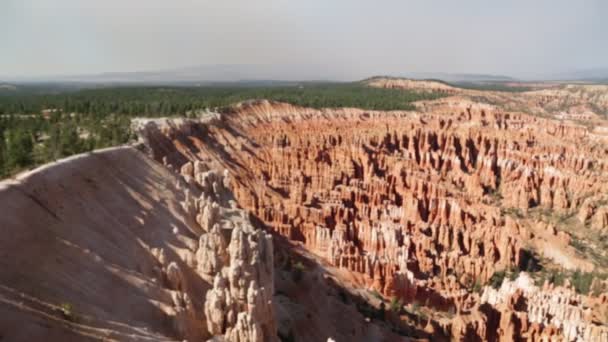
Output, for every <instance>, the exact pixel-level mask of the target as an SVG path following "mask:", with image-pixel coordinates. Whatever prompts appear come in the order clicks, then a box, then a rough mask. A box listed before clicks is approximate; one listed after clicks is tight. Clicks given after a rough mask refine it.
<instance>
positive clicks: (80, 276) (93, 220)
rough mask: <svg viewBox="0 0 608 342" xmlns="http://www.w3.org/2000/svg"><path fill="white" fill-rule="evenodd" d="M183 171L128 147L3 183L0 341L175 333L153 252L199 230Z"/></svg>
mask: <svg viewBox="0 0 608 342" xmlns="http://www.w3.org/2000/svg"><path fill="white" fill-rule="evenodd" d="M174 178H175V176H174V175H173V174H171V173H170V172H169V171H168V170H166V169H164V168H163V167H162V165H159V164H157V163H155V162H154V161H152V160H151V159H149V158H147V157H145V156H144V155H143V154H142V153H140V152H138V151H137V150H135V149H134V148H131V147H123V148H116V149H111V150H105V151H100V152H95V153H92V154H91V155H89V156H81V157H75V158H71V159H69V160H67V161H63V162H60V163H58V164H55V165H51V166H47V167H44V168H42V169H39V170H36V171H33V172H31V173H29V174H26V175H22V176H21V177H19V179H18V180H17V181H4V182H2V183H0V203H2V205H1V206H0V227H1V228H2V229H1V230H2V234H0V254H1V257H0V269H1V270H2V272H0V317H2V319H0V334H1V336H0V339H2V340H6V341H39V340H44V339H46V340H49V341H69V340H75V341H76V340H77V341H82V340H86V339H88V338H91V339H98V338H102V337H103V338H107V339H108V340H112V339H115V340H155V341H156V340H164V339H169V338H170V337H171V336H173V331H172V328H171V326H170V324H167V315H166V311H168V308H169V307H170V304H171V296H170V294H169V292H168V291H167V290H165V289H164V288H163V287H162V286H161V285H159V280H158V279H156V277H157V274H156V273H155V266H156V261H155V258H154V257H153V256H152V255H151V249H152V248H164V250H165V252H166V253H178V252H179V251H180V250H181V249H184V248H185V246H184V244H183V242H181V241H180V240H179V236H180V235H184V236H189V235H192V233H191V232H189V230H188V226H187V224H185V221H184V217H183V215H182V212H181V209H180V208H179V207H178V205H177V203H178V200H179V199H178V198H177V196H178V195H179V192H176V191H172V190H171V189H170V188H171V186H172V183H173V182H174ZM173 229H177V230H178V231H179V234H173V233H172V230H173ZM184 270H185V271H187V269H186V268H184ZM188 276H194V275H193V274H188ZM62 305H63V306H64V308H67V307H69V306H71V310H70V311H71V315H72V318H70V319H65V317H63V316H65V315H64V314H62V311H61V310H60V309H59V308H60V307H61V306H62Z"/></svg>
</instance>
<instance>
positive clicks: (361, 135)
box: [157, 101, 608, 340]
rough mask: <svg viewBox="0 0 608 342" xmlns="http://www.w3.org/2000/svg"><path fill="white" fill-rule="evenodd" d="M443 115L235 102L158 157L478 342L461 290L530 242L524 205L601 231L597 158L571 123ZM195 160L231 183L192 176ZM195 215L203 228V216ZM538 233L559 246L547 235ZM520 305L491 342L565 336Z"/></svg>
mask: <svg viewBox="0 0 608 342" xmlns="http://www.w3.org/2000/svg"><path fill="white" fill-rule="evenodd" d="M443 110H445V111H443ZM443 110H442V109H441V108H434V109H433V112H426V113H424V114H422V113H413V112H374V111H363V110H356V109H336V110H312V109H306V108H299V107H294V106H291V105H286V104H280V103H272V102H268V101H258V102H249V103H243V104H241V105H240V106H237V107H234V108H233V110H232V111H231V112H228V113H225V114H223V115H222V116H221V118H219V119H218V120H216V121H215V123H214V124H208V125H207V124H206V125H204V127H198V126H197V124H196V123H194V124H192V125H187V126H188V130H190V131H191V132H196V134H192V133H190V134H189V133H186V132H185V131H184V130H175V131H170V132H165V133H164V134H165V136H166V137H167V139H169V140H171V141H172V142H173V144H174V145H175V146H176V147H177V148H176V152H175V153H173V154H169V155H168V158H167V160H168V163H171V161H176V164H174V168H176V169H180V168H181V170H182V173H183V174H184V175H185V176H186V181H188V179H193V180H194V182H197V183H198V184H201V185H202V186H203V187H205V188H208V189H209V191H213V190H214V189H215V187H219V186H220V185H221V184H220V183H222V184H223V183H228V182H229V183H230V185H231V188H232V189H233V193H234V196H235V199H236V201H237V202H238V204H239V205H240V206H242V207H243V208H245V209H246V210H248V211H249V212H250V213H251V214H252V215H254V216H255V217H256V218H258V219H259V220H260V221H261V222H262V223H263V224H265V225H266V227H267V228H268V229H270V230H272V231H274V232H276V233H278V234H280V235H283V236H285V237H287V238H288V239H291V240H296V241H301V242H303V243H304V245H305V246H306V247H307V248H308V249H309V250H310V251H312V252H314V253H316V254H318V255H319V256H320V257H323V258H324V259H325V260H327V261H328V262H330V263H331V264H333V265H335V266H337V267H340V268H343V269H346V270H349V271H351V272H355V273H360V274H362V275H363V276H364V278H365V279H366V284H367V287H368V288H369V289H374V290H376V291H378V292H380V293H382V294H384V295H386V296H390V297H400V298H401V299H403V300H405V302H412V301H414V300H415V299H419V300H420V299H422V300H425V302H428V303H429V305H431V306H436V307H438V308H441V307H443V308H446V307H449V306H454V305H459V306H460V307H461V308H462V310H463V312H462V315H465V316H466V317H465V316H462V317H460V318H458V319H457V320H455V321H454V322H453V325H452V332H453V333H454V336H460V337H459V338H461V339H465V340H466V339H468V338H469V336H472V335H475V336H481V338H482V339H486V338H488V337H487V336H485V337H484V336H483V335H484V334H486V333H487V330H485V329H487V327H488V324H490V323H484V322H490V321H492V320H493V319H494V318H491V317H487V316H486V313H484V311H480V310H479V309H473V307H475V300H474V299H472V298H470V297H467V296H468V295H466V293H467V291H466V290H465V289H466V288H470V287H471V286H472V285H473V284H474V283H485V282H486V281H487V280H488V279H490V277H491V276H492V274H494V273H495V272H496V271H499V270H504V269H511V268H517V267H518V266H520V265H521V264H522V262H523V261H525V260H523V259H522V255H524V251H523V246H524V244H525V243H526V242H527V241H529V240H530V239H531V238H533V237H534V234H533V233H532V232H531V231H530V230H529V227H527V226H526V225H524V224H522V223H521V222H520V221H519V219H517V217H518V216H519V214H521V213H525V212H526V211H527V210H529V209H533V208H541V209H544V210H552V211H554V212H557V213H566V212H571V211H572V210H575V209H577V208H579V207H580V206H581V205H583V207H584V208H586V209H581V213H580V214H579V218H581V220H583V221H585V222H586V221H588V220H591V221H592V226H594V227H596V226H597V227H601V228H602V229H603V227H605V226H606V223H607V220H606V212H605V211H604V210H603V209H602V210H600V209H596V207H601V201H600V200H599V198H600V197H601V196H600V195H601V194H603V193H605V191H606V190H608V189H607V186H606V185H605V184H607V183H606V182H605V176H604V175H603V173H604V172H605V171H606V170H607V169H608V164H607V163H606V151H605V150H604V149H601V148H598V147H597V146H596V145H594V144H591V143H589V144H586V143H581V141H585V139H587V131H586V129H585V128H584V127H582V126H576V125H569V124H564V123H561V122H555V121H552V120H548V119H542V118H538V117H533V116H527V115H523V114H512V113H504V112H501V111H499V110H497V109H495V108H492V107H489V106H477V105H468V106H460V107H458V106H452V105H450V106H448V107H445V108H443ZM159 140H160V141H158V142H157V143H158V144H159V145H161V146H164V144H166V142H164V141H162V139H159ZM188 160H190V161H193V162H194V163H188V164H185V165H184V163H185V162H187V161H188ZM199 160H205V161H211V162H212V163H214V164H216V165H221V167H222V168H225V169H226V170H228V172H229V174H230V177H227V178H225V179H226V180H225V181H222V182H220V181H218V180H217V179H218V178H217V176H214V175H211V174H210V175H208V176H202V174H203V170H198V171H195V169H196V168H197V167H196V165H197V164H196V163H197V162H198V161H199ZM199 168H200V167H199ZM225 185H227V184H225ZM225 185H224V186H225ZM598 196H599V197H598ZM590 198H592V199H590ZM205 208H209V207H208V206H207V207H205ZM198 209H199V215H198V216H196V219H197V221H198V222H199V224H200V225H201V226H202V227H203V229H205V230H209V229H210V225H209V224H208V223H205V222H207V221H208V220H209V218H208V217H210V216H213V214H212V213H210V212H209V211H208V210H209V209H202V211H201V208H198ZM193 212H196V210H193ZM549 235H552V236H556V239H557V240H558V241H560V243H562V244H564V245H567V244H568V243H569V242H570V236H569V235H568V234H565V233H563V232H557V231H556V230H555V229H554V228H553V231H552V232H549ZM214 262H215V261H214ZM517 296H518V297H516V298H515V297H514V298H511V299H509V300H505V302H506V303H507V304H505V305H506V307H505V308H504V310H506V311H504V314H503V315H501V316H500V318H499V322H496V324H497V325H499V326H500V327H501V332H500V338H501V339H504V340H510V339H515V338H519V336H522V335H521V334H523V333H526V334H529V336H548V335H551V334H558V333H563V334H566V335H568V334H571V333H570V332H568V331H566V330H567V329H568V327H565V326H563V325H562V326H559V325H558V326H556V327H555V329H557V330H555V331H553V330H551V329H553V328H550V327H545V326H542V325H541V326H535V325H534V324H533V323H535V322H541V321H542V319H539V318H537V316H538V313H536V312H528V314H527V315H528V316H525V315H523V314H524V313H525V312H524V311H522V310H520V309H519V308H518V304H517V303H518V301H519V300H520V298H523V297H521V296H522V295H521V294H518V295H517ZM526 298H528V300H530V298H529V297H526ZM534 298H536V297H534ZM459 301H463V303H462V304H457V303H459ZM495 304H496V303H492V305H495ZM501 310H502V309H501ZM473 312H475V314H473ZM471 315H474V317H473V316H471ZM458 316H460V314H459V315H458ZM243 324H245V322H243ZM560 329H561V330H560ZM564 329H566V330H564ZM568 336H570V335H568ZM594 336H595V335H594Z"/></svg>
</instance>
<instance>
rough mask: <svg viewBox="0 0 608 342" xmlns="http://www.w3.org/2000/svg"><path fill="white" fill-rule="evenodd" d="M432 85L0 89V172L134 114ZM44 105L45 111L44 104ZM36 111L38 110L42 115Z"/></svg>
mask: <svg viewBox="0 0 608 342" xmlns="http://www.w3.org/2000/svg"><path fill="white" fill-rule="evenodd" d="M441 96H443V95H442V94H438V93H420V92H409V91H403V90H397V89H376V88H369V87H365V86H363V85H360V84H357V83H352V84H306V85H304V86H290V87H287V86H282V87H115V88H98V89H83V90H77V91H73V90H71V91H67V90H64V89H58V90H56V91H46V92H43V91H40V89H36V90H35V91H33V90H32V91H27V88H26V90H21V91H17V92H11V93H0V177H7V176H9V175H12V174H14V173H16V172H18V171H21V170H24V169H27V168H30V167H32V166H34V165H40V164H43V163H46V162H49V161H53V160H57V159H59V158H62V157H66V156H70V155H73V154H77V153H82V152H86V151H91V150H93V149H97V148H103V147H109V146H115V145H120V144H124V143H126V142H127V141H128V140H129V139H130V138H131V132H130V120H131V118H133V117H137V116H148V117H158V116H184V115H186V114H187V113H192V112H196V111H197V110H201V109H205V108H210V109H217V108H223V107H226V106H229V105H231V104H234V103H236V102H240V101H244V100H249V99H269V100H276V101H282V102H288V103H292V104H295V105H300V106H305V107H313V108H323V107H358V108H363V109H373V110H397V109H400V110H412V109H414V107H413V105H412V102H414V101H418V100H424V99H435V98H439V97H441ZM49 110H50V111H49ZM43 111H46V113H45V114H44V115H43Z"/></svg>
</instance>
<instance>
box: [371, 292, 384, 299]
mask: <svg viewBox="0 0 608 342" xmlns="http://www.w3.org/2000/svg"><path fill="white" fill-rule="evenodd" d="M372 296H374V297H376V298H377V299H379V300H381V301H384V297H382V295H381V294H380V292H378V291H376V290H374V291H372Z"/></svg>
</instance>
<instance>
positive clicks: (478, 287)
mask: <svg viewBox="0 0 608 342" xmlns="http://www.w3.org/2000/svg"><path fill="white" fill-rule="evenodd" d="M481 289H482V286H481V283H480V282H479V280H478V281H476V282H475V284H473V288H471V291H473V292H474V293H480V292H481Z"/></svg>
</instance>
